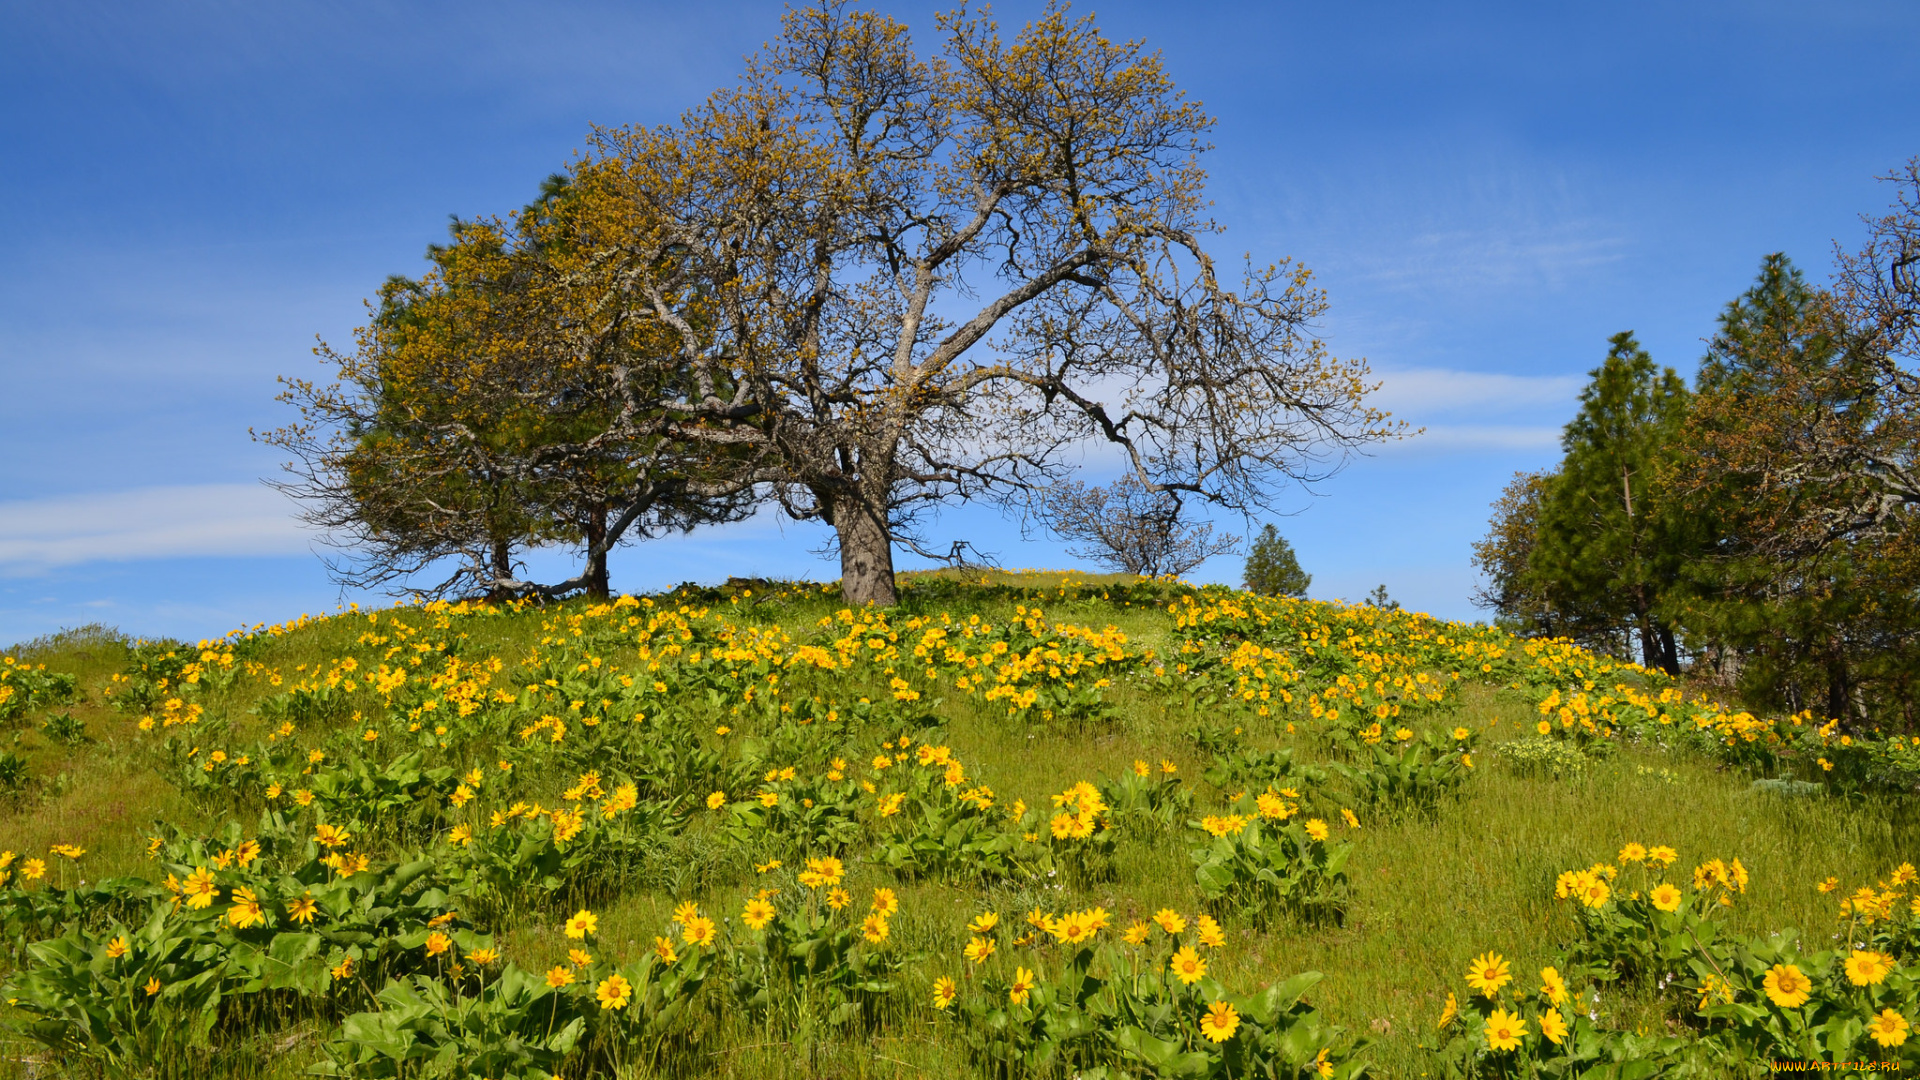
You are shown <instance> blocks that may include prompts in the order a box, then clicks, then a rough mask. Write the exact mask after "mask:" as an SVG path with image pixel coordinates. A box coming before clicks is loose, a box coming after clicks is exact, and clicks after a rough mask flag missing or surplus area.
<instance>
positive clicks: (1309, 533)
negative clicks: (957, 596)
mask: <svg viewBox="0 0 1920 1080" xmlns="http://www.w3.org/2000/svg"><path fill="white" fill-rule="evenodd" d="M1089 7H1090V6H1089V5H1081V8H1080V9H1079V10H1082V11H1084V10H1088V9H1089ZM1091 9H1092V10H1095V11H1097V12H1098V14H1099V17H1100V22H1101V25H1102V26H1103V28H1104V29H1105V30H1106V31H1107V33H1108V34H1109V36H1112V37H1139V38H1144V39H1145V40H1146V41H1147V42H1148V44H1149V45H1151V46H1152V47H1155V48H1157V49H1159V50H1161V51H1162V52H1163V54H1164V56H1165V60H1166V63H1167V65H1168V67H1169V69H1170V70H1171V72H1172V73H1173V75H1174V77H1175V79H1176V80H1177V81H1178V82H1179V83H1180V85H1181V86H1182V87H1184V88H1185V89H1186V90H1187V91H1188V92H1189V93H1190V94H1191V95H1192V96H1193V97H1195V98H1197V99H1199V100H1201V101H1202V102H1204V103H1205V104H1206V105H1207V107H1208V108H1209V109H1210V111H1212V112H1213V114H1214V115H1215V116H1216V117H1217V118H1218V120H1219V124H1218V127H1217V129H1216V131H1215V135H1214V142H1215V144H1216V147H1217V148H1216V150H1215V151H1214V152H1213V153H1212V154H1211V155H1210V156H1209V158H1208V159H1207V166H1208V168H1209V170H1210V171H1211V173H1212V177H1213V180H1212V185H1211V188H1210V193H1211V195H1212V197H1213V198H1214V200H1215V204H1216V205H1215V216H1216V218H1217V219H1218V221H1219V222H1220V223H1221V224H1222V225H1223V226H1224V227H1225V229H1226V234H1225V236H1223V237H1222V238H1220V239H1219V241H1218V242H1217V249H1218V250H1219V251H1221V252H1224V253H1228V254H1234V253H1238V252H1240V251H1249V252H1252V253H1254V254H1255V255H1256V257H1259V258H1275V257H1279V256H1282V255H1291V256H1294V257H1296V258H1299V259H1301V260H1302V261H1304V262H1305V263H1306V264H1307V265H1309V266H1311V267H1313V268H1314V269H1315V270H1316V271H1317V273H1318V275H1319V279H1320V282H1321V284H1322V285H1324V286H1325V287H1326V289H1327V290H1328V291H1329V294H1330V298H1331V301H1332V305H1333V308H1332V312H1331V314H1330V316H1329V317H1328V319H1327V321H1326V323H1325V325H1324V327H1323V328H1322V329H1323V332H1324V335H1325V337H1326V339H1327V341H1328V343H1329V345H1330V346H1331V348H1332V349H1333V351H1334V352H1335V353H1336V354H1337V355H1341V356H1364V357H1366V358H1368V359H1369V360H1370V361H1371V363H1372V364H1373V365H1374V368H1375V370H1376V372H1377V373H1378V374H1379V375H1380V377H1381V378H1382V379H1383V380H1384V381H1385V383H1386V385H1385V388H1384V389H1383V391H1382V397H1383V399H1384V400H1385V402H1386V403H1387V404H1388V405H1389V406H1390V407H1391V408H1393V409H1394V410H1395V412H1396V413H1397V414H1399V415H1401V416H1404V417H1406V418H1407V419H1409V420H1411V421H1413V422H1415V423H1417V424H1421V425H1424V426H1426V428H1427V429H1428V433H1427V434H1426V435H1425V436H1423V437H1421V438H1419V439H1415V440H1412V441H1410V442H1408V443H1405V444H1402V445H1398V446H1394V447H1391V448H1387V449H1384V450H1382V451H1380V452H1379V453H1377V454H1375V455H1374V456H1372V457H1370V458H1367V459H1363V460H1358V461H1355V462H1354V463H1353V464H1352V465H1350V466H1349V467H1348V468H1347V469H1346V470H1345V471H1344V472H1342V473H1341V474H1340V475H1338V476H1337V477H1335V478H1334V479H1332V480H1331V481H1329V482H1327V483H1325V484H1324V485H1322V486H1321V487H1320V488H1319V489H1318V490H1317V491H1316V492H1313V493H1305V492H1302V493H1298V494H1297V496H1296V497H1294V499H1293V501H1292V506H1293V507H1294V508H1295V509H1296V510H1297V511H1298V512H1297V513H1295V514H1293V515H1292V516H1290V517H1287V518H1285V519H1282V520H1281V521H1280V522H1279V524H1280V526H1281V528H1282V530H1283V532H1285V533H1286V534H1287V535H1288V536H1289V537H1290V538H1291V539H1292V540H1293V542H1294V544H1295V546H1296V547H1297V548H1298V550H1299V552H1300V556H1301V561H1302V563H1303V564H1304V565H1305V566H1306V568H1307V569H1308V570H1309V571H1310V572H1312V573H1313V574H1314V589H1313V592H1314V594H1315V595H1316V596H1321V597H1339V596H1344V597H1352V598H1357V597H1359V596H1361V595H1363V594H1364V593H1366V592H1367V591H1368V590H1369V589H1371V588H1372V587H1373V586H1374V585H1376V584H1381V583H1384V584H1386V585H1387V587H1388V588H1389V590H1390V591H1391V592H1392V594H1393V595H1394V596H1396V597H1397V598H1400V599H1402V600H1404V601H1406V602H1407V603H1409V604H1410V605H1411V606H1416V607H1420V608H1424V609H1426V610H1430V611H1434V612H1436V613H1438V614H1443V615H1448V616H1455V617H1469V618H1470V617H1474V616H1475V615H1476V614H1477V613H1476V612H1475V610H1474V609H1473V608H1472V607H1471V606H1470V604H1469V602H1468V597H1469V594H1470V592H1471V589H1472V586H1473V582H1474V577H1473V573H1472V570H1471V568H1470V566H1469V565H1468V561H1467V558H1468V545H1469V544H1470V543H1471V542H1472V541H1473V539H1474V538H1476V537H1477V536H1478V535H1480V533H1481V532H1482V531H1484V527H1485V521H1486V512H1487V504H1488V503H1489V502H1490V501H1491V500H1492V499H1493V498H1494V497H1495V496H1496V495H1497V494H1498V492H1499V489H1500V487H1501V486H1502V484H1503V483H1504V482H1505V481H1506V479H1507V478H1508V477H1509V476H1510V475H1511V474H1512V473H1513V472H1514V471H1515V470H1516V469H1523V468H1535V467H1539V466H1542V465H1545V464H1549V463H1551V462H1552V461H1553V460H1555V459H1556V458H1557V446H1556V439H1557V435H1558V428H1559V426H1560V425H1561V424H1563V423H1565V421H1566V420H1567V418H1568V417H1569V416H1570V415H1571V414H1572V411H1573V407H1574V398H1575V395H1576V394H1577V393H1578V390H1579V387H1580V385H1581V383H1582V381H1583V376H1584V374H1585V372H1586V371H1587V370H1588V369H1590V368H1591V367H1593V366H1594V365H1595V364H1597V363H1598V361H1599V360H1600V358H1601V357H1602V356H1603V355H1604V354H1605V351H1606V338H1607V336H1608V335H1609V334H1612V333H1614V332H1617V331H1619V330H1627V329H1631V330H1633V331H1635V332H1636V333H1637V334H1638V335H1639V336H1640V339H1641V341H1642V342H1643V343H1644V344H1645V345H1646V346H1647V347H1648V348H1649V350H1650V351H1652V353H1653V355H1654V356H1655V358H1656V359H1657V360H1659V361H1661V362H1663V363H1667V364H1671V365H1674V366H1675V367H1676V368H1678V369H1680V370H1681V371H1682V372H1684V373H1687V374H1689V375H1690V374H1691V373H1692V370H1693V368H1694V365H1695V363H1696V361H1697V358H1698V356H1699V353H1700V351H1701V340H1702V339H1703V338H1704V337H1705V336H1707V335H1708V334H1709V333H1711V331H1712V326H1713V319H1714V316H1715V315H1716V313H1717V312H1718V310H1719V309H1720V307H1721V306H1722V305H1723V304H1725V303H1726V301H1728V300H1729V299H1731V298H1732V297H1733V296H1734V295H1736V294H1737V293H1738V292H1739V291H1740V290H1741V289H1743V288H1744V287H1745V286H1746V285H1747V283H1748V282H1749V281H1750V280H1751V278H1752V276H1753V274H1754V272H1755V269H1756V268H1757V266H1758V264H1759V261H1760V258H1761V256H1763V255H1764V254H1766V253H1767V252H1771V251H1781V250H1784V251H1786V252H1788V253H1789V254H1790V255H1792V256H1793V257H1794V258H1795V259H1796V260H1797V261H1798V262H1799V263H1800V264H1801V265H1802V266H1803V267H1805V268H1806V269H1807V270H1808V272H1809V273H1810V274H1811V275H1813V276H1815V277H1823V276H1824V275H1825V274H1826V272H1827V269H1828V264H1829V261H1830V252H1831V245H1832V242H1833V241H1834V240H1839V241H1841V242H1843V243H1847V244H1851V243H1853V242H1855V241H1856V240H1857V238H1858V237H1859V235H1860V227H1859V224H1858V215H1859V214H1861V213H1866V212H1874V211H1878V210H1879V209H1881V208H1882V207H1883V206H1884V205H1885V204H1886V202H1887V201H1888V199H1889V198H1890V194H1891V193H1890V192H1889V191H1887V190H1886V189H1885V188H1884V187H1883V186H1881V185H1878V184H1876V183H1875V181H1874V180H1873V177H1874V176H1875V175H1877V174H1881V173H1884V172H1886V171H1888V170H1889V169H1891V168H1892V167H1893V166H1894V165H1896V164H1897V163H1899V162H1900V161H1903V160H1905V159H1906V158H1907V157H1909V156H1912V155H1914V154H1920V109H1915V108H1914V107H1913V103H1914V102H1915V101H1920V61H1916V60H1915V58H1914V52H1913V44H1914V43H1915V42H1916V41H1920V6H1916V5H1913V4H1911V3H1902V2H1888V3H1852V2H1844V0H1842V2H1830V3H1826V4H1817V5H1816V4H1787V3H1693V4H1615V5H1578V6H1576V5H1544V4H1511V5H1491V4H1455V5H1433V4H1416V3H1407V4H1390V3H1373V4H1302V3H1274V4H1257V5H1256V4H1228V3H1221V4H1212V5H1192V6H1180V7H1176V6H1174V5H1167V4H1144V3H1136V4H1108V5H1098V6H1092V7H1091ZM886 10H889V11H891V12H892V13H893V14H895V15H897V16H899V17H901V18H903V19H905V20H906V21H907V22H908V23H909V24H910V25H911V26H912V27H914V29H915V30H916V31H917V32H918V34H919V39H920V41H921V44H922V47H923V48H930V47H931V46H932V44H933V19H932V13H933V11H934V10H935V8H933V7H931V6H926V5H922V4H900V5H894V6H891V7H889V8H886ZM1037 10H1038V6H1037V5H1035V4H1030V3H1022V4H1004V5H1001V6H999V7H997V8H996V9H995V13H996V14H997V16H998V17H999V18H1000V20H1001V21H1002V23H1003V24H1006V25H1009V26H1011V25H1013V24H1018V23H1020V22H1022V21H1024V20H1025V19H1027V18H1028V17H1030V16H1031V15H1032V14H1034V13H1035V12H1036V11H1037ZM778 13H779V7H778V5H774V4H764V3H750V4H711V5H703V6H692V5H686V4H653V3H627V4H592V3H561V2H551V3H541V4H532V3H528V4H497V3H484V2H471V3H461V4H451V3H448V4H430V3H419V4H404V5H402V4H377V5H376V4H356V3H327V4H304V3H292V2H288V3H276V4H241V3H202V4H169V3H140V4H134V3H127V4H104V3H73V4H27V3H7V4H0V102H4V104H0V148H3V149H0V377H3V378H4V384H3V385H4V386H5V390H4V392H0V643H4V642H7V641H16V640H21V639H25V638H28V637H31V636H34V635H36V634H40V633H45V632H47V631H50V630H53V629H55V628H58V627H61V626H70V625H76V624H79V623H85V622H92V621H102V622H107V623H110V624H114V625H118V626H121V627H123V628H125V629H127V630H129V631H131V632H134V633H139V634H147V635H158V634H167V635H174V636H183V637H197V636H200V635H204V634H217V633H220V632H223V631H225V630H227V629H228V628H230V627H233V626H236V625H239V624H241V623H247V622H253V621H256V620H262V619H264V620H278V619H282V618H286V617H290V616H292V615H296V614H298V613H300V612H302V611H319V610H323V609H328V608H331V607H333V606H334V605H335V604H337V603H339V602H340V601H341V600H342V599H343V598H342V597H341V595H340V594H339V593H338V591H337V590H336V589H335V588H334V587H333V586H332V585H331V584H329V582H328V581H327V579H326V575H325V573H324V571H323V569H322V567H321V565H320V562H319V560H318V558H317V557H316V555H315V554H314V551H315V550H316V545H315V543H314V540H313V538H312V537H311V536H308V535H306V534H304V533H302V532H301V531H300V529H299V528H298V527H297V525H296V524H295V523H294V522H293V519H292V514H291V510H290V508H289V507H288V506H287V505H286V504H285V503H284V501H282V500H281V497H280V496H278V495H277V494H275V493H273V492H272V491H270V490H268V489H266V488H264V487H263V486H261V484H260V482H259V481H260V478H262V477H264V476H270V475H272V474H273V473H274V472H275V470H276V467H277V459H276V456H275V454H274V453H273V452H272V451H271V450H270V449H268V448H266V447H263V446H261V445H259V444H257V443H255V442H253V441H252V440H251V439H250V438H249V437H248V433H247V432H248V428H249V427H254V428H266V427H272V426H275V425H278V424H280V423H283V422H285V421H286V420H287V419H288V418H289V417H288V414H287V412H286V411H285V409H284V407H282V406H279V405H277V404H276V403H275V402H274V400H273V399H274V394H275V392H276V386H275V381H274V380H275V377H276V376H278V375H307V376H312V375H316V374H319V373H320V369H319V367H318V366H317V364H316V362H315V360H314V358H313V357H312V355H311V354H310V349H311V347H312V345H313V343H314V341H315V338H316V336H318V337H321V338H325V339H327V340H330V341H334V342H345V341H347V340H348V338H349V336H350V333H351V331H352V328H353V327H354V326H355V325H356V323H357V322H358V321H359V320H360V319H361V318H362V316H363V308H362V301H363V299H364V298H365V297H367V296H368V295H370V294H371V293H372V291H373V290H374V288H375V287H376V286H377V285H378V283H379V282H380V281H381V280H382V279H383V278H384V277H385V276H386V275H387V274H389V273H395V272H400V273H409V274H411V273H417V272H419V270H420V269H421V267H422V263H421V253H422V251H423V249H424V248H425V245H427V244H428V243H430V242H433V241H436V240H439V239H440V238H442V237H443V236H444V234H445V226H446V221H447V217H448V215H450V214H458V215H461V216H474V215H479V214H486V213H495V212H500V211H504V210H506V209H509V208H512V207H515V206H519V205H521V204H523V203H524V202H526V201H527V199H528V198H529V197H530V195H531V194H532V192H533V191H534V189H535V187H536V186H537V184H538V183H539V181H540V179H541V178H542V177H544V176H546V175H547V174H548V173H550V172H552V171H555V170H556V169H558V168H560V167H561V166H562V165H563V164H564V163H565V162H566V160H567V159H568V158H569V157H570V156H571V155H572V154H573V153H574V152H575V151H576V150H577V149H579V148H580V147H581V146H582V145H583V143H584V136H585V134H586V132H587V130H588V128H589V126H590V125H593V124H625V123H652V122H661V121H667V120H670V119H672V118H673V117H674V116H675V115H677V114H678V113H679V112H680V111H681V110H683V109H684V108H686V107H688V106H690V105H692V104H694V103H696V102H697V101H698V100H699V99H700V98H701V97H703V96H704V95H705V94H706V93H707V92H709V91H710V90H712V89H713V88H715V87H718V86H720V85H723V84H725V83H727V82H729V81H731V80H732V78H733V77H734V76H735V74H736V73H737V71H738V70H739V66H740V58H741V57H742V55H743V54H745V53H748V52H750V51H752V50H753V49H754V48H756V47H757V46H758V45H759V44H760V43H761V42H762V41H764V40H766V38H768V37H769V36H770V35H771V34H772V33H773V32H774V30H775V28H776V25H777V19H778ZM933 533H934V535H935V537H936V539H941V540H944V539H947V538H954V537H965V538H968V539H970V540H973V541H974V542H975V543H976V544H977V545H978V546H980V547H982V548H984V549H986V550H989V551H996V552H998V553H999V555H1000V557H1001V559H1002V561H1003V562H1005V563H1007V564H1008V565H1014V566H1042V565H1049V566H1057V565H1067V564H1068V563H1069V562H1070V560H1069V559H1068V558H1067V556H1066V555H1065V554H1064V553H1063V552H1062V550H1061V549H1060V548H1059V546H1058V545H1055V544H1052V543H1049V542H1045V541H1032V542H1029V541H1025V540H1023V539H1022V538H1021V537H1020V536H1019V533H1018V531H1017V530H1016V529H1014V528H1012V527H1011V526H1009V525H1008V524H1006V523H1004V522H1002V521H1000V520H999V519H998V518H997V516H996V515H995V514H994V513H993V512H991V511H989V510H984V509H981V508H964V509H960V510H956V511H954V512H952V513H950V514H948V515H946V516H945V517H944V518H943V520H942V522H941V523H940V524H939V525H938V526H936V527H935V529H934V530H933ZM821 539H822V537H821V534H820V533H819V531H818V530H817V529H816V528H815V527H812V526H804V525H794V524H791V523H788V524H785V525H784V526H783V525H782V524H781V523H779V522H777V521H774V520H771V519H762V520H756V521H753V522H750V523H748V524H746V525H743V526H737V527H733V528H730V529H728V530H724V531H720V532H714V533H705V534H695V535H694V536H692V537H688V538H684V539H676V540H673V541H668V542H660V543H653V544H648V545H646V546H645V547H640V548H633V549H627V550H623V551H622V552H620V553H618V554H617V555H616V556H615V558H614V562H613V574H614V584H615V587H616V588H620V589H627V590H642V589H652V588H659V587H664V586H668V585H671V584H673V583H676V582H679V581H682V580H702V581H715V580H719V579H722V578H724V577H726V576H727V575H729V574H734V573H743V574H744V573H761V574H776V575H795V576H809V577H814V578H826V577H831V576H833V574H834V573H835V570H834V567H833V565H832V564H829V563H827V562H823V561H821V560H819V559H818V558H817V557H815V556H814V555H813V554H811V552H812V550H813V549H816V548H818V547H819V546H820V543H821ZM901 563H902V565H903V566H910V565H913V563H914V560H912V559H907V558H903V559H902V560H901ZM566 567H567V559H566V556H565V554H564V553H561V552H555V553H551V554H549V555H546V556H543V557H542V558H541V559H539V560H537V561H536V569H538V570H542V571H544V572H547V573H554V574H558V573H562V572H564V571H565V570H566ZM1239 568H1240V565H1239V560H1238V559H1237V558H1232V557H1222V558H1218V559H1215V560H1214V561H1213V562H1211V563H1209V564H1208V565H1207V566H1205V567H1204V568H1203V569H1202V570H1201V571H1200V573H1199V574H1198V575H1197V576H1198V577H1200V578H1203V579H1212V580H1233V579H1235V577H1236V576H1237V574H1238V572H1239ZM346 599H362V600H364V599H366V598H364V597H347V598H346Z"/></svg>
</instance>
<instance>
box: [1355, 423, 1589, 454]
mask: <svg viewBox="0 0 1920 1080" xmlns="http://www.w3.org/2000/svg"><path fill="white" fill-rule="evenodd" d="M1559 445H1560V429H1559V428H1557V427H1543V426H1538V425H1531V426H1530V425H1518V424H1515V425H1501V424H1428V425H1427V426H1426V430H1424V431H1422V432H1421V433H1420V434H1418V435H1416V436H1414V437H1413V438H1411V439H1405V440H1402V441H1400V442H1394V443H1388V444H1386V446H1385V447H1383V448H1382V449H1381V451H1380V453H1383V454H1427V455H1431V454H1435V453H1442V454H1444V453H1469V452H1473V451H1482V450H1514V451H1542V450H1553V449H1555V448H1557V447H1558V446H1559Z"/></svg>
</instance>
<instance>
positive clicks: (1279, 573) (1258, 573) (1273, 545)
mask: <svg viewBox="0 0 1920 1080" xmlns="http://www.w3.org/2000/svg"><path fill="white" fill-rule="evenodd" d="M1244 578H1245V583H1246V588H1247V591H1248V592H1256V593H1259V594H1261V595H1263V596H1293V597H1305V596H1306V595H1307V586H1309V585H1311V584H1313V575H1312V574H1309V573H1307V572H1306V571H1305V570H1302V569H1300V560H1299V559H1298V558H1297V557H1296V556H1295V555H1294V553H1293V545H1292V544H1289V543H1287V538H1286V537H1284V536H1281V535H1280V530H1278V529H1276V528H1274V527H1273V526H1272V525H1271V524H1268V525H1267V526H1266V527H1265V528H1263V529H1261V530H1260V535H1259V536H1256V537H1254V540H1253V546H1252V547H1251V548H1250V549H1248V551H1247V568H1246V573H1245V575H1244Z"/></svg>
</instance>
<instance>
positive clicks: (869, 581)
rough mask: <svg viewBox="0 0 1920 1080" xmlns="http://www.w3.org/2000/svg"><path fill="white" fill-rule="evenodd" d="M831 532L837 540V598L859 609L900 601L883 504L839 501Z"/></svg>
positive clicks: (862, 501)
mask: <svg viewBox="0 0 1920 1080" xmlns="http://www.w3.org/2000/svg"><path fill="white" fill-rule="evenodd" d="M832 521H833V531H834V533H835V534H836V535H837V536H838V537H839V540H840V595H841V598H842V599H844V600H845V601H846V602H847V603H848V604H850V605H852V606H854V607H860V606H863V605H867V604H872V605H874V606H876V607H892V606H894V605H895V604H898V603H899V602H900V595H899V593H898V592H896V591H895V589H894V583H893V533H892V531H891V530H890V529H888V528H887V511H886V506H885V504H884V503H883V504H881V505H880V506H877V507H876V506H873V505H871V504H870V503H869V502H868V501H867V500H865V499H852V498H847V499H841V500H838V501H837V502H836V503H835V504H834V506H833V516H832Z"/></svg>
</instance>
